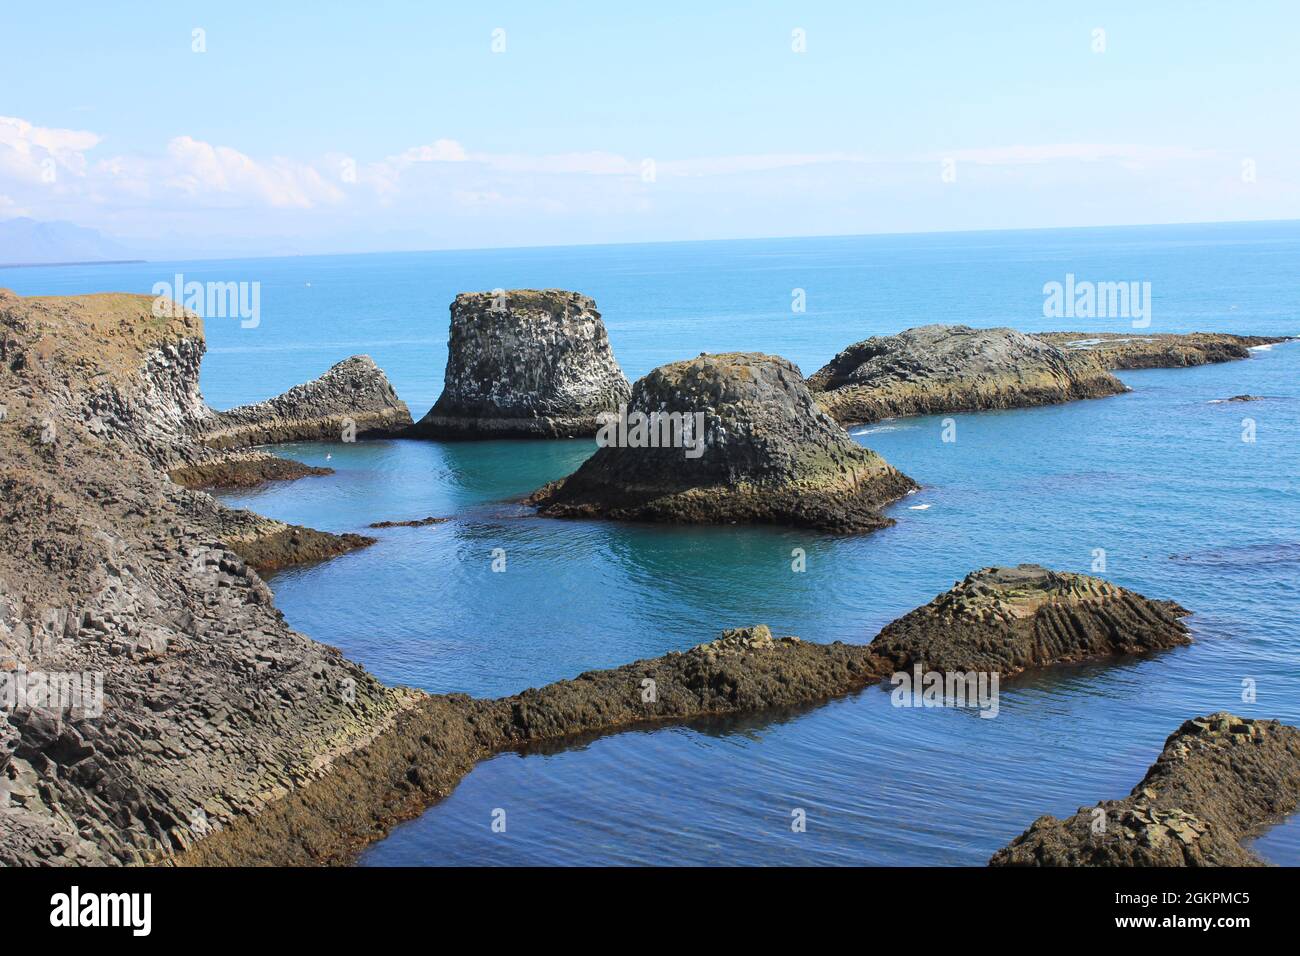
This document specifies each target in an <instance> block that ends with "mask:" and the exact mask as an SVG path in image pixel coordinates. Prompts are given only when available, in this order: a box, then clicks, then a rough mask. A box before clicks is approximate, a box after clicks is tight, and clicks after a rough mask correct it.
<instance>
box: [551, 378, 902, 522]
mask: <svg viewBox="0 0 1300 956" xmlns="http://www.w3.org/2000/svg"><path fill="white" fill-rule="evenodd" d="M641 416H644V417H646V418H649V421H648V422H647V423H646V427H645V428H644V431H643V432H642V433H641V434H640V435H639V436H638V433H637V431H636V426H637V425H638V424H640V417H641ZM650 416H654V417H653V418H650ZM674 416H675V417H676V418H674ZM675 420H676V421H679V422H680V423H681V425H682V428H681V429H680V433H681V434H680V436H679V437H680V438H681V441H680V442H678V443H677V444H676V445H674V444H673V443H672V442H671V441H667V440H664V439H663V438H662V436H663V435H664V434H665V433H667V432H671V430H672V429H671V426H672V423H673V422H674V421H675ZM665 423H667V424H665ZM609 429H610V433H609V435H608V438H609V441H608V442H607V441H603V440H602V436H597V442H598V443H600V444H603V445H605V447H601V448H599V449H598V450H597V451H596V453H595V454H594V455H592V456H591V458H589V459H588V460H587V461H586V462H585V463H584V464H583V465H582V467H580V468H579V469H578V470H577V471H576V472H574V473H573V474H572V475H570V476H569V477H568V478H565V479H563V480H562V481H558V482H553V483H552V484H550V485H548V486H546V487H545V488H543V489H541V490H540V491H538V492H537V493H535V494H534V495H533V496H532V498H530V501H531V502H532V503H534V504H536V505H538V506H539V507H540V509H541V513H542V514H544V515H548V516H551V517H604V518H614V519H620V520H630V521H663V522H682V523H696V524H723V523H726V524H732V523H769V524H786V525H795V526H801V527H809V528H815V529H819V530H824V531H831V532H858V531H871V530H874V529H876V528H882V527H885V526H887V525H889V524H892V523H893V522H892V520H891V519H888V518H886V517H884V516H883V515H882V514H881V513H880V509H881V507H882V506H884V505H886V504H888V503H889V502H891V501H895V500H897V499H898V498H901V497H902V496H903V495H905V494H907V493H908V492H910V491H912V490H914V489H915V488H916V487H917V485H916V483H915V482H914V481H912V479H910V478H908V477H907V476H906V475H904V474H902V473H901V472H899V471H897V470H896V469H894V468H893V467H891V466H890V465H889V464H888V463H887V462H886V461H885V460H884V459H883V458H881V457H880V456H879V455H877V454H876V453H875V452H873V451H870V450H868V449H866V448H863V447H862V446H861V445H859V444H858V443H857V442H855V441H854V440H853V439H852V438H850V437H849V435H848V433H847V432H845V431H844V429H842V428H841V427H840V426H839V425H837V424H836V423H835V422H834V421H832V420H831V419H830V418H829V417H828V416H827V415H826V414H825V413H824V412H823V411H822V410H821V409H820V408H819V407H818V405H817V402H816V401H814V399H813V396H812V394H811V393H810V392H809V391H808V388H807V386H806V385H805V384H804V381H803V377H802V376H801V375H800V374H799V369H798V368H797V367H795V366H794V365H793V364H792V363H790V362H788V361H786V360H785V359H783V358H779V357H776V356H771V355H761V354H758V353H749V352H744V353H734V352H733V353H728V354H723V355H701V356H699V357H698V358H694V359H689V360H687V361H684V362H674V363H672V364H670V365H664V366H661V367H659V368H657V369H655V370H654V371H652V372H650V373H649V374H648V375H646V376H645V377H644V378H642V379H640V380H639V381H637V383H636V385H635V387H634V388H633V389H632V398H631V401H630V402H629V403H628V413H627V417H626V419H619V420H617V421H614V422H611V423H610V424H609ZM620 436H621V437H620ZM653 436H660V440H658V441H656V442H655V445H656V447H648V446H647V443H646V442H647V438H648V437H653Z"/></svg>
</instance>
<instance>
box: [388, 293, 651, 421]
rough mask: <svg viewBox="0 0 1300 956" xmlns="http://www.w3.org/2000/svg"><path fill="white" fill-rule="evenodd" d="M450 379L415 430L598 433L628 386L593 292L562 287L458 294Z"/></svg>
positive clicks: (623, 399)
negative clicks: (587, 293) (615, 357)
mask: <svg viewBox="0 0 1300 956" xmlns="http://www.w3.org/2000/svg"><path fill="white" fill-rule="evenodd" d="M443 381H444V384H443V391H442V395H440V396H439V397H438V401H437V402H436V403H434V406H433V408H431V409H430V410H429V412H428V414H426V415H425V416H424V417H423V418H421V419H420V420H419V422H417V423H416V424H415V426H414V427H412V428H411V429H409V430H408V432H407V434H409V435H410V436H411V437H415V438H438V439H443V440H447V439H452V440H455V439H476V438H479V439H481V438H577V437H586V436H591V435H594V434H596V431H597V429H598V428H599V427H600V421H599V417H600V416H601V415H602V414H603V413H607V412H613V411H616V410H617V409H618V407H619V405H620V403H622V402H626V401H627V397H628V393H629V388H630V387H629V385H628V382H627V379H626V378H625V377H624V375H623V372H622V371H621V370H620V369H619V367H618V363H617V362H616V361H615V360H614V352H613V350H612V349H611V348H610V345H609V335H608V333H607V332H606V331H605V323H604V322H603V321H602V320H601V317H600V312H598V311H597V310H596V303H595V301H594V300H593V299H591V298H590V297H588V296H585V295H581V294H579V293H577V292H567V291H565V290H563V289H510V290H497V291H495V292H463V293H461V294H460V295H458V296H456V300H455V301H454V302H452V304H451V334H450V337H449V339H448V343H447V369H446V374H445V375H444V378H443Z"/></svg>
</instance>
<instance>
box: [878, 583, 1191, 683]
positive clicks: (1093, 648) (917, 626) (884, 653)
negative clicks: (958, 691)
mask: <svg viewBox="0 0 1300 956" xmlns="http://www.w3.org/2000/svg"><path fill="white" fill-rule="evenodd" d="M1188 613H1190V612H1188V611H1187V610H1185V609H1183V608H1181V607H1179V606H1178V605H1177V604H1175V603H1173V602H1172V601H1157V600H1152V599H1150V598H1146V597H1143V596H1142V595H1141V594H1138V593H1136V592H1135V591H1129V590H1127V589H1125V588H1121V587H1119V586H1117V585H1114V584H1111V583H1110V582H1108V581H1103V580H1101V579H1100V578H1094V577H1088V576H1087V575H1083V574H1069V573H1066V572H1061V571H1049V570H1048V569H1046V568H1044V567H1040V566H1039V565H1036V564H1021V565H1019V566H1017V567H1014V568H984V569H982V570H979V571H975V572H972V573H971V574H968V575H967V576H966V577H965V579H963V580H961V581H958V582H957V583H956V584H955V585H953V587H952V589H951V590H949V591H946V592H944V593H943V594H941V595H939V596H938V597H937V598H935V599H934V600H933V601H931V602H930V603H929V604H927V605H925V606H924V607H919V608H917V609H916V610H915V611H912V612H910V613H908V614H906V615H904V616H903V617H901V618H899V619H898V620H896V621H894V622H893V623H892V624H889V625H888V626H886V627H885V628H884V629H883V630H882V631H881V632H880V634H878V635H877V636H876V638H875V640H873V641H872V642H871V645H870V649H871V651H872V652H873V653H875V654H878V655H880V656H881V657H883V658H885V659H887V660H888V661H890V662H891V664H893V665H894V667H896V668H898V669H899V670H903V669H906V668H908V667H911V666H914V665H917V664H919V665H921V667H922V668H923V669H924V670H933V671H986V672H995V673H999V674H1001V675H1003V676H1007V675H1010V674H1015V673H1018V672H1019V671H1022V670H1024V669H1025V668H1028V667H1041V666H1043V665H1046V664H1056V663H1061V662H1065V661H1082V660H1089V659H1092V658H1098V657H1105V656H1109V655H1113V654H1136V653H1141V652H1144V651H1151V650H1158V649H1162V648H1168V647H1177V646H1179V645H1182V644H1188V643H1191V638H1190V637H1188V633H1187V627H1186V625H1184V624H1183V622H1182V621H1181V620H1180V619H1181V618H1182V617H1185V616H1186V615H1187V614H1188Z"/></svg>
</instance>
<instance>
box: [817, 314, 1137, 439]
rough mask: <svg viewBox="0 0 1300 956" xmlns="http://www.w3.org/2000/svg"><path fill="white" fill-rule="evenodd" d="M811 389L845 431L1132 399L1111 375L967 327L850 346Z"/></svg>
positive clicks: (1023, 339) (1052, 350) (1043, 345)
mask: <svg viewBox="0 0 1300 956" xmlns="http://www.w3.org/2000/svg"><path fill="white" fill-rule="evenodd" d="M808 387H809V388H810V389H812V390H813V392H814V393H815V394H816V396H817V401H818V402H819V403H820V404H821V406H822V407H823V408H824V409H825V410H826V412H827V414H829V415H830V416H831V417H832V418H834V419H835V420H836V421H837V422H840V423H841V424H844V425H864V424H868V423H871V422H876V421H880V420H881V419H884V418H898V417H902V416H907V415H936V414H942V413H945V412H958V411H984V410H989V409H1002V408H1022V407H1026V406H1032V405H1053V404H1059V403H1061V402H1072V401H1075V400H1077V399H1083V398H1102V397H1104V396H1107V395H1118V394H1120V393H1121V392H1126V391H1128V387H1127V386H1126V385H1124V383H1123V382H1121V381H1120V380H1119V379H1117V378H1115V376H1113V375H1111V374H1110V373H1109V372H1107V371H1106V370H1105V369H1103V368H1101V367H1099V366H1097V365H1095V364H1093V363H1091V362H1077V361H1072V360H1071V358H1070V356H1069V355H1067V354H1066V353H1065V352H1064V351H1063V350H1062V349H1060V348H1057V347H1056V346H1055V345H1052V344H1049V343H1047V342H1043V341H1040V340H1039V339H1037V338H1035V337H1032V336H1029V335H1025V334H1024V333H1023V332H1017V331H1015V330H1014V329H1006V328H1000V329H972V328H970V327H968V326H964V325H923V326H920V327H919V328H915V329H908V330H907V331H905V332H900V333H899V334H898V335H883V336H873V337H872V338H869V339H866V340H865V341H862V342H858V343H856V344H854V345H850V346H849V347H848V348H846V349H844V350H843V351H842V352H840V353H839V354H838V355H836V356H835V358H833V359H832V360H831V361H830V362H828V363H827V364H826V365H824V366H823V367H822V368H820V369H818V370H817V372H815V373H814V374H813V375H811V376H810V377H809V379H808Z"/></svg>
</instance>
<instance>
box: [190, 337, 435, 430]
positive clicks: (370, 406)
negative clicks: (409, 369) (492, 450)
mask: <svg viewBox="0 0 1300 956" xmlns="http://www.w3.org/2000/svg"><path fill="white" fill-rule="evenodd" d="M410 425H411V413H410V411H409V410H408V409H407V407H406V403H405V402H403V401H402V400H401V399H400V398H398V397H397V393H396V392H395V391H394V390H393V386H392V385H391V384H390V383H389V381H388V376H386V375H385V374H384V372H383V370H382V369H380V368H379V366H378V365H376V364H375V362H374V359H372V358H371V357H370V356H368V355H354V356H352V357H351V358H348V359H344V360H343V361H342V362H339V363H338V364H336V365H334V366H332V367H331V368H330V369H329V371H327V372H326V373H325V374H324V375H321V376H320V377H319V378H315V379H312V381H310V382H306V383H304V384H302V385H295V386H294V387H293V388H291V389H289V390H288V391H287V392H285V393H284V394H282V395H277V396H276V397H275V398H269V399H267V400H266V401H264V402H258V403H256V404H255V405H241V406H239V407H238V408H232V409H230V410H229V411H225V412H216V413H215V414H214V415H213V417H212V419H211V420H210V424H209V426H208V427H207V428H205V429H204V430H203V431H202V432H201V434H200V436H199V438H200V441H201V442H202V443H203V444H204V445H206V446H207V447H209V448H216V449H222V450H227V449H234V448H249V447H251V446H253V445H270V444H277V443H282V442H294V441H356V440H357V439H361V438H388V437H393V436H396V435H398V434H401V433H403V432H405V430H406V429H407V428H408V427H409V426H410Z"/></svg>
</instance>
